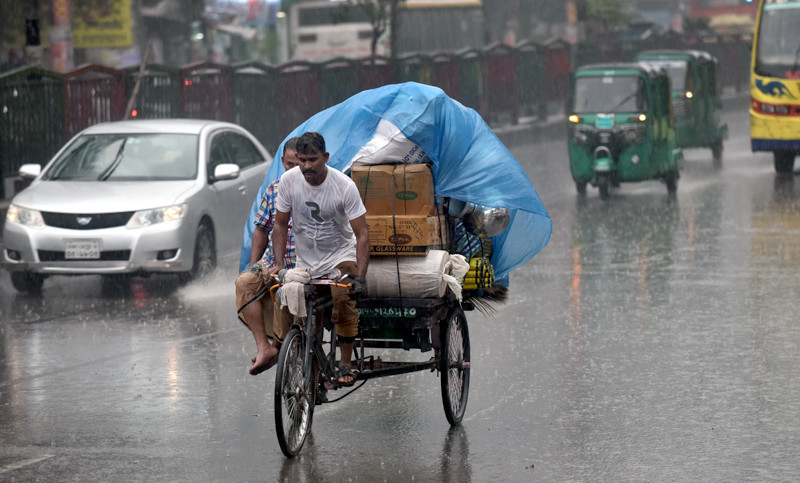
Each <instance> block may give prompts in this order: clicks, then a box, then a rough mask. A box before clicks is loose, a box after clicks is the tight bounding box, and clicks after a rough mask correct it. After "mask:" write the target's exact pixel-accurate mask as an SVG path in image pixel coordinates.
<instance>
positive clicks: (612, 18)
mask: <svg viewBox="0 0 800 483" xmlns="http://www.w3.org/2000/svg"><path fill="white" fill-rule="evenodd" d="M633 6H634V5H633V0H586V20H587V21H589V22H593V23H595V24H597V25H598V26H599V27H600V29H601V30H603V31H609V30H614V29H618V28H622V27H625V26H626V25H628V24H629V23H630V21H631V19H632V18H633V14H632V12H633Z"/></svg>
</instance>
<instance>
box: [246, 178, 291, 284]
mask: <svg viewBox="0 0 800 483" xmlns="http://www.w3.org/2000/svg"><path fill="white" fill-rule="evenodd" d="M280 181H281V180H280V179H276V180H275V181H273V182H272V183H270V184H269V186H267V190H266V191H265V192H264V197H263V198H261V205H260V206H259V207H258V213H257V214H256V220H255V224H256V225H257V226H260V227H263V228H265V229H266V230H267V232H269V242H268V243H267V249H266V250H265V251H264V256H263V257H261V260H262V261H263V262H264V264H265V265H266V266H267V267H269V268H272V267H274V266H275V258H274V255H273V253H272V227H273V226H274V225H275V200H276V199H277V198H278V183H280ZM284 259H285V264H286V268H294V263H295V248H294V234H293V233H292V220H291V219H290V220H289V232H288V237H287V238H286V253H285V255H284Z"/></svg>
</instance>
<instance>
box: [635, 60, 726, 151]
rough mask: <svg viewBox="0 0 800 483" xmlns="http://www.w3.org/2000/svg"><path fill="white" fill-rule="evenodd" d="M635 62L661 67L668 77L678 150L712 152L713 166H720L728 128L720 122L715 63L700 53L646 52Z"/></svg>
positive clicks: (715, 61)
mask: <svg viewBox="0 0 800 483" xmlns="http://www.w3.org/2000/svg"><path fill="white" fill-rule="evenodd" d="M636 60H639V61H645V62H648V63H650V64H653V65H656V66H658V67H663V68H664V69H665V70H666V71H667V74H669V78H670V82H671V83H672V106H673V111H674V112H675V135H676V137H677V140H678V146H680V147H682V148H711V154H712V157H713V159H714V165H715V166H721V165H722V141H723V140H724V139H727V138H728V126H727V125H725V124H722V123H721V122H720V119H719V109H720V107H721V103H720V100H719V90H718V89H717V63H718V62H717V59H716V58H715V57H713V56H712V55H711V54H709V53H708V52H702V51H699V50H646V51H643V52H640V53H639V55H637V56H636Z"/></svg>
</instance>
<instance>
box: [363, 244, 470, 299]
mask: <svg viewBox="0 0 800 483" xmlns="http://www.w3.org/2000/svg"><path fill="white" fill-rule="evenodd" d="M449 262H450V254H449V253H447V252H446V251H443V250H431V251H429V252H428V255H427V256H424V257H421V256H400V257H391V256H387V257H383V256H373V257H369V269H368V270H367V296H368V297H399V296H400V295H402V296H403V297H412V298H440V297H444V294H445V292H446V290H447V280H446V278H452V277H450V275H449V273H448V272H449V268H450V263H449ZM398 273H399V281H398ZM445 275H446V276H447V277H445ZM456 285H458V284H457V283H456ZM458 288H459V289H460V288H461V287H460V285H458ZM401 290H402V294H401ZM459 292H460V290H459ZM458 295H460V294H458Z"/></svg>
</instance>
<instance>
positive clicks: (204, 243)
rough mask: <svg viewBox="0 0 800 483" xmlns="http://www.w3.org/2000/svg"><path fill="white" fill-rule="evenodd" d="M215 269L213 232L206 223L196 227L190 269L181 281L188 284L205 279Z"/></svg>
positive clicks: (215, 258)
mask: <svg viewBox="0 0 800 483" xmlns="http://www.w3.org/2000/svg"><path fill="white" fill-rule="evenodd" d="M216 267H217V248H216V246H215V242H214V232H213V231H212V230H211V227H210V226H209V225H208V223H201V224H200V226H199V227H197V236H196V237H195V244H194V261H193V262H192V269H191V270H190V271H189V272H188V273H187V274H186V275H184V276H183V277H182V278H183V281H184V282H188V281H189V280H196V279H200V278H203V277H207V276H208V275H209V274H211V272H213V271H214V269H215V268H216Z"/></svg>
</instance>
